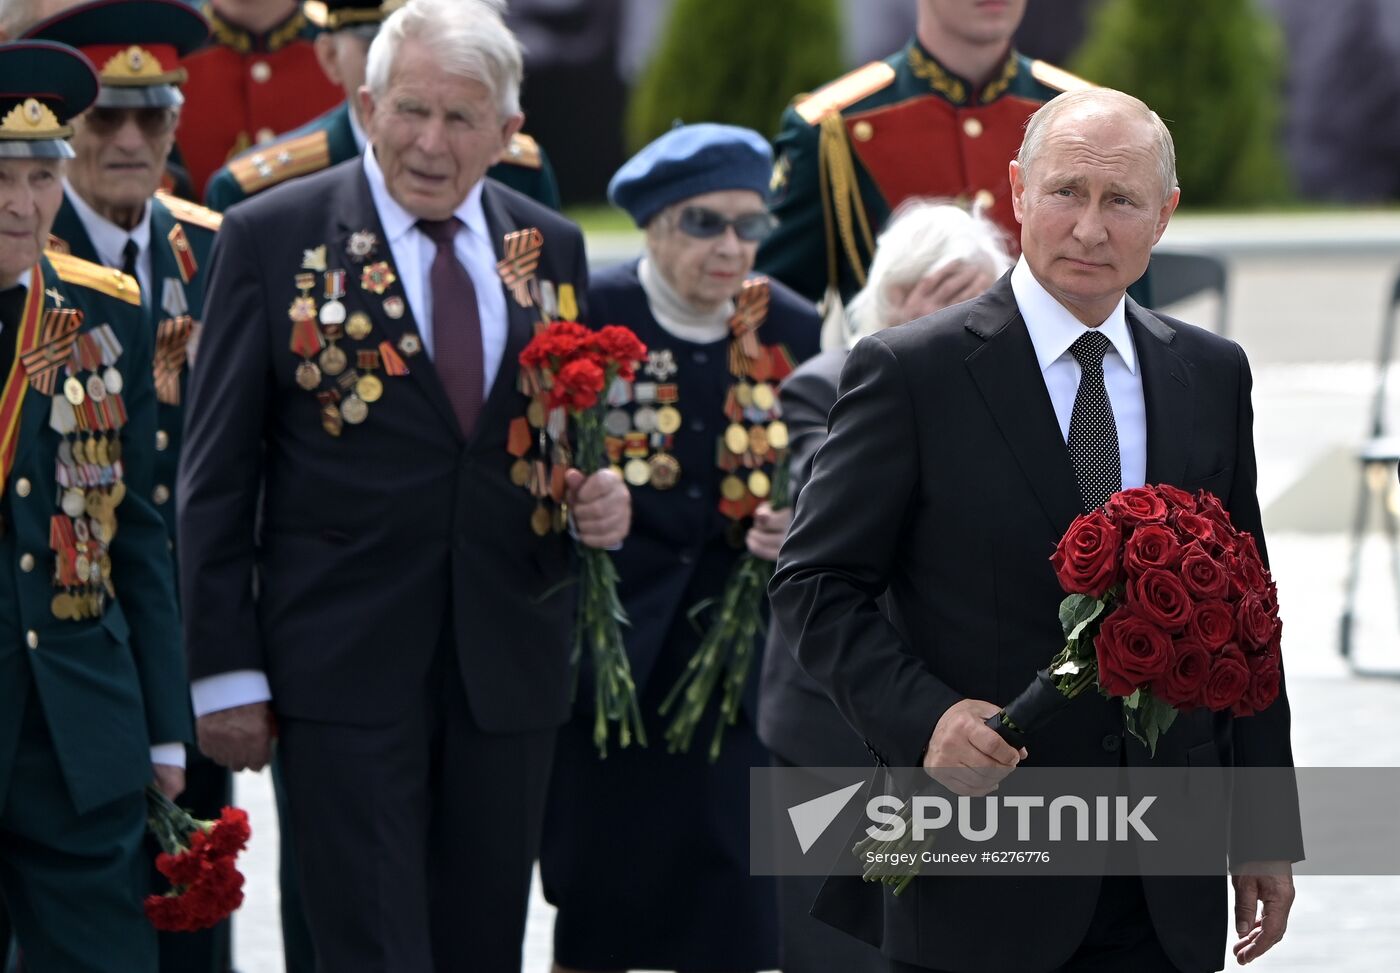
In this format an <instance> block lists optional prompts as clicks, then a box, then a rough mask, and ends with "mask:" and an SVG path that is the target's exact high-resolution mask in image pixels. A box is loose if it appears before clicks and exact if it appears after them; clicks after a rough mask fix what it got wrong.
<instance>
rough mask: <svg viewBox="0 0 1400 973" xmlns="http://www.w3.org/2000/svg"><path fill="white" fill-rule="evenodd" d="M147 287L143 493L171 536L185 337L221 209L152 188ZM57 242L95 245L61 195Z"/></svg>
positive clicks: (78, 253) (85, 255)
mask: <svg viewBox="0 0 1400 973" xmlns="http://www.w3.org/2000/svg"><path fill="white" fill-rule="evenodd" d="M150 218H151V281H152V293H149V294H143V295H142V303H143V304H144V305H145V310H146V312H147V313H146V321H147V326H148V327H150V328H153V329H154V330H153V331H152V342H153V346H154V351H155V354H154V363H153V368H152V372H153V374H154V378H155V385H156V400H157V403H158V405H157V411H156V430H155V434H154V437H153V440H152V441H153V442H154V444H155V451H156V452H155V483H154V485H153V486H152V487H151V492H150V494H149V495H148V496H149V498H150V500H151V502H152V503H154V504H155V505H156V508H157V509H158V510H159V511H160V514H161V517H162V519H164V521H165V526H166V530H167V531H168V533H169V535H170V539H171V540H172V541H173V540H174V539H175V472H176V466H177V464H178V462H179V458H180V443H181V440H182V438H183V434H184V425H185V417H184V411H183V403H184V401H185V385H186V383H187V381H188V374H189V371H188V369H187V368H186V364H187V357H188V351H189V343H190V341H191V339H192V338H193V337H194V335H195V332H196V331H197V330H198V328H199V318H200V315H201V313H202V312H203V309H204V281H205V277H206V275H207V273H208V268H209V252H210V250H212V249H213V246H214V235H215V233H217V232H218V229H219V223H220V222H221V219H222V218H221V217H220V216H219V214H218V213H215V212H212V211H210V210H207V209H205V208H204V207H203V206H196V205H195V204H193V203H188V202H186V201H185V200H183V199H178V198H176V197H174V196H167V195H165V194H164V193H157V194H156V196H155V198H154V199H152V200H151V217H150ZM53 237H54V238H56V240H55V241H53V242H54V243H55V244H56V245H57V247H58V248H59V249H62V250H64V251H66V252H68V253H71V254H72V255H73V256H75V257H81V258H82V259H84V260H88V261H91V262H93V263H98V262H100V261H99V260H98V256H97V251H96V248H94V246H93V243H92V240H91V239H90V238H89V237H88V234H87V231H86V230H85V229H84V228H83V223H82V219H81V218H80V217H79V216H78V213H77V211H76V210H75V209H74V208H73V205H72V203H70V202H69V201H68V199H67V197H65V198H64V201H63V206H62V208H61V209H60V210H59V211H58V218H57V219H55V220H54V227H53Z"/></svg>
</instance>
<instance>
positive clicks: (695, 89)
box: [626, 0, 845, 151]
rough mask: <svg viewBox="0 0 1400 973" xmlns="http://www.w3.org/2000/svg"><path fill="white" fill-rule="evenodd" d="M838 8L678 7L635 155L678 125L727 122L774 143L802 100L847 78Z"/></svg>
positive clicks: (699, 2)
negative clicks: (787, 112)
mask: <svg viewBox="0 0 1400 973" xmlns="http://www.w3.org/2000/svg"><path fill="white" fill-rule="evenodd" d="M844 69H845V68H844V63H843V60H842V57H841V24H840V17H839V11H838V8H837V0H753V2H748V3H736V2H720V3H717V2H715V0H676V3H675V5H674V6H673V7H672V9H671V16H670V19H669V20H668V21H667V23H666V27H665V28H664V30H663V33H662V36H661V42H660V43H659V44H658V45H657V46H656V50H655V52H654V53H653V55H652V59H651V61H650V63H648V65H647V68H646V70H645V71H644V72H643V74H642V76H641V78H640V79H639V80H638V82H637V85H636V87H635V88H634V89H633V91H632V97H631V101H630V103H629V104H628V107H627V127H626V132H627V142H628V147H629V149H630V150H631V151H636V150H637V149H640V148H641V147H642V146H643V145H645V144H646V143H648V142H650V141H651V140H652V139H654V138H656V137H657V136H658V135H661V134H663V133H664V132H666V131H667V130H668V129H670V127H671V125H672V123H673V122H675V121H676V120H677V119H679V120H680V121H682V122H686V123H691V122H725V123H728V124H730V125H743V126H746V127H748V128H752V129H755V130H757V131H759V132H761V133H763V134H764V135H765V136H767V137H769V138H771V137H773V136H774V135H776V134H777V131H778V118H779V116H781V115H782V111H783V109H784V108H785V107H786V106H787V103H788V102H789V101H790V100H792V97H793V96H794V95H796V94H798V93H799V92H803V91H811V90H813V89H814V88H817V87H819V86H821V85H823V84H825V83H826V82H828V81H830V80H832V79H833V78H836V77H837V76H839V75H840V74H841V73H842V72H843V70H844Z"/></svg>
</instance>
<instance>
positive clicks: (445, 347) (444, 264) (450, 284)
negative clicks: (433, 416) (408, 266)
mask: <svg viewBox="0 0 1400 973" xmlns="http://www.w3.org/2000/svg"><path fill="white" fill-rule="evenodd" d="M461 227H462V221H461V220H459V219H457V218H456V217H455V216H454V217H451V218H449V219H446V220H419V221H418V229H420V230H422V231H423V233H425V234H426V235H427V236H428V238H429V239H430V240H432V241H433V243H435V244H436V245H437V256H435V257H434V258H433V266H432V269H431V270H430V271H429V273H428V285H429V286H430V287H431V288H432V294H433V322H432V323H433V366H434V367H435V368H436V369H437V373H438V376H439V377H440V378H441V379H442V384H443V388H445V389H446V390H447V398H448V399H449V400H450V401H451V402H452V411H453V412H455V413H456V414H457V423H458V425H460V426H461V427H462V435H463V436H465V437H467V438H470V437H471V434H472V432H473V431H474V430H475V429H476V420H477V417H478V416H480V415H481V404H482V399H483V398H484V390H485V382H486V379H485V374H484V373H485V365H484V364H483V357H482V350H481V313H480V311H479V310H478V309H477V304H476V287H475V286H474V285H473V284H472V279H471V275H470V274H468V273H467V268H465V267H463V266H462V264H461V262H460V261H459V260H458V259H457V253H456V250H455V249H454V241H455V239H456V237H457V231H458V230H459V229H461Z"/></svg>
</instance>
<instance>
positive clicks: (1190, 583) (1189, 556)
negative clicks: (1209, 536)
mask: <svg viewBox="0 0 1400 973" xmlns="http://www.w3.org/2000/svg"><path fill="white" fill-rule="evenodd" d="M1180 574H1181V583H1182V584H1184V585H1185V586H1186V590H1187V592H1189V593H1190V594H1191V596H1192V597H1194V598H1224V597H1226V596H1227V595H1228V594H1229V593H1230V578H1229V576H1228V575H1227V574H1226V573H1225V566H1224V565H1223V564H1221V563H1220V562H1219V561H1217V560H1216V559H1215V558H1213V557H1211V556H1210V555H1209V554H1207V553H1206V552H1205V548H1203V547H1201V545H1200V542H1199V541H1192V542H1191V543H1190V544H1188V545H1187V546H1186V548H1185V550H1183V551H1182V554H1181V571H1180Z"/></svg>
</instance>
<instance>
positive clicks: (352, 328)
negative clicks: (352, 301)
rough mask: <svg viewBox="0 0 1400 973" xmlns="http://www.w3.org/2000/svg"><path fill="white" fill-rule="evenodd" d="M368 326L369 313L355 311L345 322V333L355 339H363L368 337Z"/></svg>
mask: <svg viewBox="0 0 1400 973" xmlns="http://www.w3.org/2000/svg"><path fill="white" fill-rule="evenodd" d="M370 327H371V326H370V323H369V315H368V314H366V313H365V312H364V311H356V312H355V313H354V314H352V315H350V319H349V320H348V321H346V322H345V333H346V334H348V335H349V336H350V337H351V338H354V339H355V340H356V341H364V340H365V339H366V338H368V337H369V332H370Z"/></svg>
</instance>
